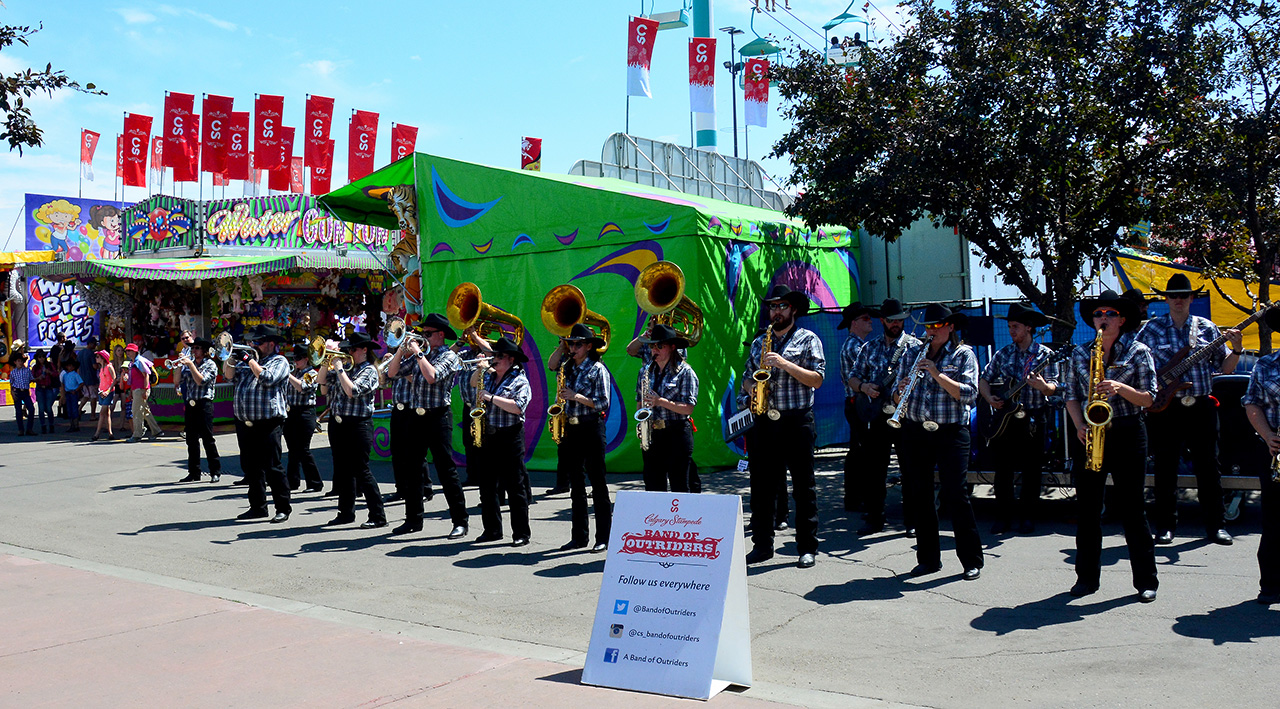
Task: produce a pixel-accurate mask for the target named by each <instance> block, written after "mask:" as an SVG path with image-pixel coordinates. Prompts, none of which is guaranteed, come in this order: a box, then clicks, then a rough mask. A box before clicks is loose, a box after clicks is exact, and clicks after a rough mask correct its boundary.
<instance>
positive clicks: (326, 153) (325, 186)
mask: <svg viewBox="0 0 1280 709" xmlns="http://www.w3.org/2000/svg"><path fill="white" fill-rule="evenodd" d="M333 145H334V143H333V141H332V140H329V141H326V142H325V145H324V148H322V149H321V150H320V155H319V158H320V164H319V165H315V164H313V165H311V193H312V194H328V193H329V192H330V191H331V187H332V185H333Z"/></svg>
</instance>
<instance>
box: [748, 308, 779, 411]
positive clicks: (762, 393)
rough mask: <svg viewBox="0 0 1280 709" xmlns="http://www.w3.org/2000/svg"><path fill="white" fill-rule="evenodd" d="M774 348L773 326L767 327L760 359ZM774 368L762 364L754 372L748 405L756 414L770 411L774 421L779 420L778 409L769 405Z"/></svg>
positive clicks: (762, 360)
mask: <svg viewBox="0 0 1280 709" xmlns="http://www.w3.org/2000/svg"><path fill="white" fill-rule="evenodd" d="M772 350H773V328H772V327H769V328H766V329H765V331H764V343H763V346H762V347H761V348H760V361H761V362H764V358H765V355H767V354H769V352H770V351H772ZM770 369H772V367H770V366H769V365H767V364H761V365H760V368H759V369H757V370H756V371H754V372H752V374H751V378H752V379H754V380H755V384H754V385H753V386H752V387H751V390H750V392H749V396H750V398H751V400H750V402H749V403H748V406H749V407H750V409H751V413H753V414H755V415H756V416H760V415H762V414H765V413H768V414H769V418H770V419H773V420H774V421H777V420H778V416H779V414H778V410H777V409H774V408H772V407H770V406H769V383H770V380H771V379H773V373H772V372H770V371H769V370H770Z"/></svg>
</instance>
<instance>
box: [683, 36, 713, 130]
mask: <svg viewBox="0 0 1280 709" xmlns="http://www.w3.org/2000/svg"><path fill="white" fill-rule="evenodd" d="M715 67H716V40H715V39H714V38H712V37H691V38H690V39H689V110H690V111H692V112H694V113H715V112H716V72H715Z"/></svg>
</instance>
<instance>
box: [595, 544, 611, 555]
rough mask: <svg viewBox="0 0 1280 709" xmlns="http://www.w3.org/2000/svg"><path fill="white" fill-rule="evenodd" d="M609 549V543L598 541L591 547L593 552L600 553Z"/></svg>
mask: <svg viewBox="0 0 1280 709" xmlns="http://www.w3.org/2000/svg"><path fill="white" fill-rule="evenodd" d="M608 549H609V545H608V544H605V543H604V542H596V545H595V546H593V547H591V552H592V553H599V552H602V551H607V550H608Z"/></svg>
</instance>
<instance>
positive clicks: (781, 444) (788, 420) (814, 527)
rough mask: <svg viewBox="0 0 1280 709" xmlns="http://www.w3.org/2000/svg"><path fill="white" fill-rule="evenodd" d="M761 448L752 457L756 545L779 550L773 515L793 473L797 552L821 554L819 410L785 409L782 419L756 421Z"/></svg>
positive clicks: (752, 505) (756, 436)
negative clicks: (816, 455)
mask: <svg viewBox="0 0 1280 709" xmlns="http://www.w3.org/2000/svg"><path fill="white" fill-rule="evenodd" d="M752 432H753V438H754V439H755V443H756V445H755V450H754V451H753V452H752V454H751V466H750V467H751V541H752V543H753V544H754V545H755V546H756V547H757V548H760V549H773V523H774V522H775V521H776V520H775V519H774V517H773V515H774V514H775V513H776V508H777V501H776V499H775V498H776V496H777V495H778V488H779V481H781V482H782V489H783V490H785V489H786V487H785V486H786V479H787V471H788V470H790V471H791V494H792V496H793V497H794V498H795V501H796V550H797V552H799V553H800V554H813V553H816V552H817V551H818V493H817V490H816V489H815V488H814V479H813V410H812V409H798V410H793V411H783V412H782V417H781V418H779V419H778V420H777V421H772V420H770V419H769V418H768V417H767V416H758V417H756V424H755V426H753V427H752Z"/></svg>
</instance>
